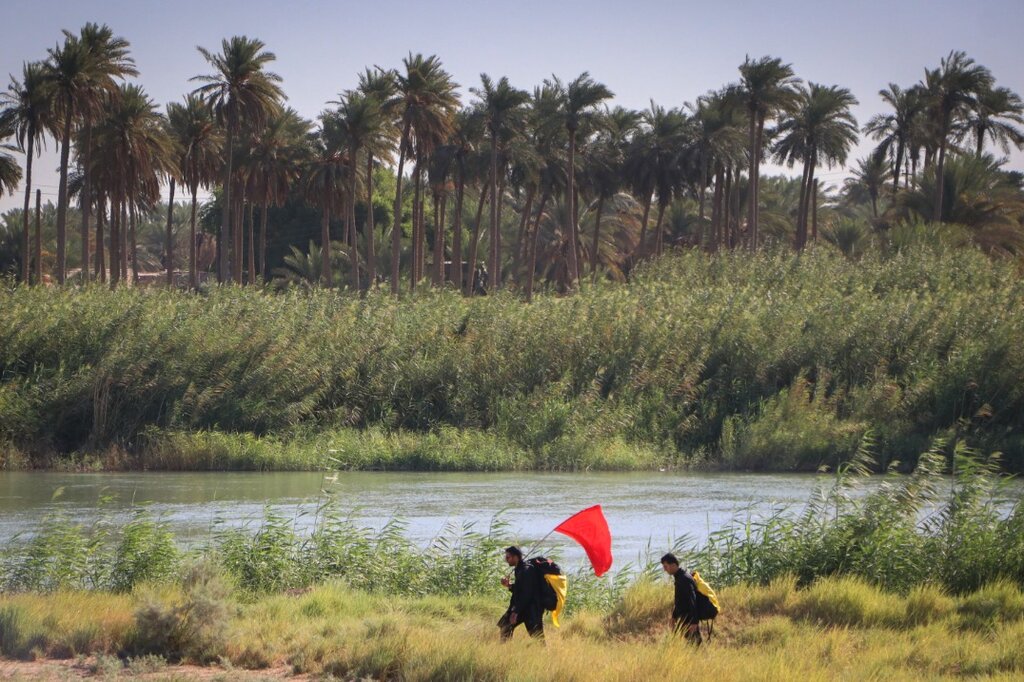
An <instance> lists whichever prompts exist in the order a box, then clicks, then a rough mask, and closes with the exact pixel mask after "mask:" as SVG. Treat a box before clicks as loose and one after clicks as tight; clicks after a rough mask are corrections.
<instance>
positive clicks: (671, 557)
mask: <svg viewBox="0 0 1024 682" xmlns="http://www.w3.org/2000/svg"><path fill="white" fill-rule="evenodd" d="M661 568H662V570H663V571H665V572H666V573H668V574H669V575H675V574H676V571H678V570H679V559H677V558H676V555H675V554H673V553H672V552H669V553H668V554H666V555H665V556H663V557H661Z"/></svg>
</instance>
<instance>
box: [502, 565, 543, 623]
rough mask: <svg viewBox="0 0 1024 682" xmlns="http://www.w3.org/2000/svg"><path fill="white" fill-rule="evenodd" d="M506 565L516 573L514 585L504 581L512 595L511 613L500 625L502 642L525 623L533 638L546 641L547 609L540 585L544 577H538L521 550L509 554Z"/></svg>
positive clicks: (508, 611) (504, 617) (506, 612)
mask: <svg viewBox="0 0 1024 682" xmlns="http://www.w3.org/2000/svg"><path fill="white" fill-rule="evenodd" d="M505 563H507V564H508V565H509V566H511V567H512V568H513V569H514V572H515V575H514V581H512V582H510V581H509V579H508V577H507V576H506V577H504V578H502V579H501V584H502V586H503V587H506V588H508V590H509V592H511V593H512V598H511V599H510V600H509V604H508V610H507V611H505V615H503V616H502V617H501V619H500V620H499V621H498V627H499V628H501V638H502V639H503V640H506V639H508V638H510V637H511V636H512V632H513V631H514V630H515V629H516V627H517V626H518V625H519V624H520V623H522V624H524V625H525V626H526V632H528V633H529V635H530V636H531V637H539V638H543V637H544V608H543V606H542V605H541V601H540V590H539V589H538V588H539V585H538V581H539V580H540V579H541V578H540V576H537V575H534V573H535V570H534V568H533V567H532V566H530V564H529V563H527V562H526V561H525V560H524V559H523V552H522V551H521V550H520V549H519V548H518V547H514V546H513V547H509V548H508V549H506V550H505Z"/></svg>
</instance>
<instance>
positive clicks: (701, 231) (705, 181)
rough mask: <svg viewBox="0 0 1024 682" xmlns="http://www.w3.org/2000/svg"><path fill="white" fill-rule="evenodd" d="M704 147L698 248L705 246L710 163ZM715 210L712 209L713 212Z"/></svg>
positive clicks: (701, 166) (701, 160) (701, 169)
mask: <svg viewBox="0 0 1024 682" xmlns="http://www.w3.org/2000/svg"><path fill="white" fill-rule="evenodd" d="M704 155H705V151H704V147H703V146H701V149H700V202H699V203H700V208H699V216H698V224H697V248H700V247H702V246H703V245H704V196H705V194H707V186H708V163H707V160H706V159H705V158H704ZM713 211H714V209H712V212H713Z"/></svg>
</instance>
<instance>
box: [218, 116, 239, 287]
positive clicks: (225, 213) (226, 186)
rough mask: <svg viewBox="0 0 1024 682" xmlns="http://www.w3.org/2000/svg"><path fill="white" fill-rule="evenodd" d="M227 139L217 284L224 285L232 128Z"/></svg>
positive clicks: (231, 161) (232, 154) (229, 224)
mask: <svg viewBox="0 0 1024 682" xmlns="http://www.w3.org/2000/svg"><path fill="white" fill-rule="evenodd" d="M227 128H228V130H227V138H226V140H225V145H226V146H225V147H224V148H225V149H226V150H227V155H228V162H227V164H225V166H224V196H223V197H221V201H223V204H222V205H221V209H220V232H219V233H218V234H217V283H218V284H223V283H224V282H225V281H227V277H228V244H227V236H228V233H229V231H230V229H231V173H232V170H233V169H232V166H233V165H234V160H235V155H234V149H233V142H234V137H235V135H234V130H233V129H232V126H230V125H229V126H228V127H227Z"/></svg>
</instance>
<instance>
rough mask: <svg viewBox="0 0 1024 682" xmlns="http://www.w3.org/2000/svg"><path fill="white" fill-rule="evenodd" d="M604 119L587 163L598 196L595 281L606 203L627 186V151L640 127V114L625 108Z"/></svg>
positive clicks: (592, 269)
mask: <svg viewBox="0 0 1024 682" xmlns="http://www.w3.org/2000/svg"><path fill="white" fill-rule="evenodd" d="M603 118H604V120H603V121H602V123H601V126H600V128H601V132H599V133H598V138H597V140H596V143H595V144H594V145H593V147H592V149H591V154H590V158H589V159H588V163H587V175H588V184H589V185H590V186H591V187H592V189H593V192H594V194H595V195H596V196H597V206H596V208H595V210H594V241H593V246H592V247H591V253H590V274H591V276H592V277H595V278H596V277H597V263H598V253H599V252H600V244H601V218H602V217H603V216H604V206H605V202H607V201H609V200H610V199H612V198H613V197H614V196H615V195H616V194H618V192H619V191H620V190H621V189H622V187H623V185H624V184H625V173H624V163H625V158H626V149H627V147H628V146H629V142H630V140H631V139H632V136H633V134H634V133H635V132H636V130H637V127H638V126H639V124H640V114H639V113H638V112H636V111H633V110H632V109H625V108H623V107H615V108H614V109H612V110H610V111H607V112H605V114H604V116H603Z"/></svg>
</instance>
